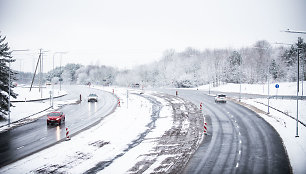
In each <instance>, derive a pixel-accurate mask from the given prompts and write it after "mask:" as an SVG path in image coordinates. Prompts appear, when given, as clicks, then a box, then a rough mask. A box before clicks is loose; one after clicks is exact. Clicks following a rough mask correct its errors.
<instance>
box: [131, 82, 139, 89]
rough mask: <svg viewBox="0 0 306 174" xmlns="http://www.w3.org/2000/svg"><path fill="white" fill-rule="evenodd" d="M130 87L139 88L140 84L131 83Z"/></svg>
mask: <svg viewBox="0 0 306 174" xmlns="http://www.w3.org/2000/svg"><path fill="white" fill-rule="evenodd" d="M131 87H132V88H140V84H139V83H134V84H132V85H131Z"/></svg>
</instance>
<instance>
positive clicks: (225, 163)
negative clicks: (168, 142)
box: [184, 92, 241, 173]
mask: <svg viewBox="0 0 306 174" xmlns="http://www.w3.org/2000/svg"><path fill="white" fill-rule="evenodd" d="M187 95H188V97H187V98H188V99H189V100H191V101H193V102H195V103H201V102H202V103H203V113H204V116H205V117H206V118H205V119H206V120H208V135H206V136H205V137H204V141H203V142H202V143H201V145H200V146H199V148H198V150H197V151H196V153H195V154H194V155H193V156H192V158H191V159H190V161H189V162H188V164H187V166H186V168H185V170H184V173H230V172H235V171H236V168H235V167H232V166H235V165H236V164H237V163H238V162H239V160H240V157H239V156H238V155H237V154H239V151H241V150H240V149H241V145H240V143H239V140H238V137H239V133H238V131H237V128H236V126H235V124H234V123H233V122H232V120H231V118H230V117H228V115H227V112H226V111H224V110H223V109H222V108H223V105H224V104H215V102H214V99H213V98H212V97H210V96H206V95H203V94H201V93H200V92H195V93H190V94H187ZM216 108H217V109H216Z"/></svg>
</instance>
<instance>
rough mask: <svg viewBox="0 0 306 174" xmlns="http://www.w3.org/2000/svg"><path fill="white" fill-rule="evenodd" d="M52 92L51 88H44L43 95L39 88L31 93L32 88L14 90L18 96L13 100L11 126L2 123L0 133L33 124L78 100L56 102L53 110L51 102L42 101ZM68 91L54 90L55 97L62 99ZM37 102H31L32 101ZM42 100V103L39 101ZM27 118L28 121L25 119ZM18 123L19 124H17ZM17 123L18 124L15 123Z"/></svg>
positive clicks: (6, 122)
mask: <svg viewBox="0 0 306 174" xmlns="http://www.w3.org/2000/svg"><path fill="white" fill-rule="evenodd" d="M50 91H52V88H51V87H48V88H44V89H43V91H42V96H43V97H42V98H41V93H40V91H39V90H38V88H33V89H32V90H31V92H30V88H28V87H24V86H23V87H16V88H14V92H16V93H17V94H18V96H17V98H16V99H11V100H12V102H13V105H14V107H11V108H10V109H11V117H10V118H11V123H12V124H11V125H10V127H8V126H7V124H8V121H1V122H0V132H3V131H6V130H8V129H11V128H13V127H16V126H20V125H22V124H26V123H28V122H32V121H34V120H35V119H37V118H39V117H41V116H43V115H46V114H47V113H49V112H52V111H54V110H57V109H58V108H60V107H61V106H62V105H65V104H72V103H76V100H68V101H55V102H54V107H53V109H52V108H50V107H51V103H50V100H41V99H46V98H49V97H50ZM66 94H67V92H66V91H63V90H62V91H59V90H58V89H54V97H60V96H63V95H66ZM31 100H32V101H33V100H34V101H36V102H30V101H31ZM37 100H41V101H37ZM14 101H27V102H14ZM25 118H26V119H25ZM17 121H18V122H17ZM14 122H16V123H14Z"/></svg>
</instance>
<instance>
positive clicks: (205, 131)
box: [204, 121, 207, 135]
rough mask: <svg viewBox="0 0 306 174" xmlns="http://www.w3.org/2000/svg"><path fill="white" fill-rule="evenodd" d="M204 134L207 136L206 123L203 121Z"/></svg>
mask: <svg viewBox="0 0 306 174" xmlns="http://www.w3.org/2000/svg"><path fill="white" fill-rule="evenodd" d="M204 134H205V135H207V123H206V121H204Z"/></svg>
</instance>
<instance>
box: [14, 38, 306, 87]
mask: <svg viewBox="0 0 306 174" xmlns="http://www.w3.org/2000/svg"><path fill="white" fill-rule="evenodd" d="M298 50H299V67H300V74H299V75H300V80H302V79H304V80H305V79H306V78H305V76H306V73H305V71H304V70H305V66H304V65H305V63H306V58H305V55H306V43H305V42H304V41H303V39H301V38H299V39H298V41H297V42H296V43H295V44H294V45H291V46H285V45H277V46H272V44H271V43H269V42H267V41H265V40H261V41H257V42H256V43H255V44H253V45H252V46H249V47H244V48H240V49H232V48H227V49H205V50H198V49H195V48H191V47H188V48H186V49H185V50H183V51H181V52H177V51H176V50H174V49H169V50H166V51H164V53H163V55H162V57H161V59H160V60H159V61H156V62H153V63H151V64H146V65H140V66H136V67H134V68H132V69H126V70H118V69H117V68H114V67H108V66H104V65H102V66H99V65H87V66H84V65H80V64H67V65H66V66H65V67H61V68H60V67H57V68H55V69H54V70H52V71H49V72H48V73H46V74H44V81H45V82H46V81H53V82H54V83H57V82H58V81H59V79H63V83H64V84H88V83H89V82H90V83H91V84H97V85H118V86H131V85H133V84H141V85H142V86H145V87H179V88H180V87H185V88H190V87H197V86H201V85H205V84H211V85H212V86H218V85H220V84H222V83H250V84H253V83H266V82H267V81H268V80H270V81H271V82H273V81H278V82H282V81H289V82H291V81H296V80H297V63H298V61H297V60H298ZM144 59H145V58H144ZM100 62H103V60H100ZM30 76H31V75H30V74H25V73H19V74H18V75H17V78H18V79H19V81H22V82H24V81H28V80H25V79H30V78H31V77H30ZM36 82H37V80H36Z"/></svg>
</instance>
